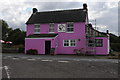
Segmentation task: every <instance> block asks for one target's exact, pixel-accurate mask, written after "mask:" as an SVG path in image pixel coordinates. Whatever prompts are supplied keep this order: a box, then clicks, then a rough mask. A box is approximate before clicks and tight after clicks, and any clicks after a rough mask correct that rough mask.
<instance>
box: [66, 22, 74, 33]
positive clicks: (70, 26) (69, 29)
mask: <svg viewBox="0 0 120 80" xmlns="http://www.w3.org/2000/svg"><path fill="white" fill-rule="evenodd" d="M67 32H74V23H73V22H68V23H67Z"/></svg>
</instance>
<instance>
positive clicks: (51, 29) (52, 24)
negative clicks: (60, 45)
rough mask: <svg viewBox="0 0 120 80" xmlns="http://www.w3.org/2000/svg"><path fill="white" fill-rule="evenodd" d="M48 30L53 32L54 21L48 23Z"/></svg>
mask: <svg viewBox="0 0 120 80" xmlns="http://www.w3.org/2000/svg"><path fill="white" fill-rule="evenodd" d="M49 32H54V23H50V27H49Z"/></svg>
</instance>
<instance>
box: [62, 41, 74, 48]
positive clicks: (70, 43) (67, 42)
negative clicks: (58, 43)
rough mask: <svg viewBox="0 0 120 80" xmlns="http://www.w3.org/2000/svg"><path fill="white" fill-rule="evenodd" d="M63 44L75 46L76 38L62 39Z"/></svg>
mask: <svg viewBox="0 0 120 80" xmlns="http://www.w3.org/2000/svg"><path fill="white" fill-rule="evenodd" d="M63 45H64V47H75V46H76V40H64V42H63Z"/></svg>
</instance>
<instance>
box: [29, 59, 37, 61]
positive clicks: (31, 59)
mask: <svg viewBox="0 0 120 80" xmlns="http://www.w3.org/2000/svg"><path fill="white" fill-rule="evenodd" d="M27 60H31V61H34V60H36V59H27Z"/></svg>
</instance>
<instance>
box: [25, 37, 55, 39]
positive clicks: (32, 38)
mask: <svg viewBox="0 0 120 80" xmlns="http://www.w3.org/2000/svg"><path fill="white" fill-rule="evenodd" d="M54 38H55V37H54ZM54 38H53V37H52V38H25V39H54Z"/></svg>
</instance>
